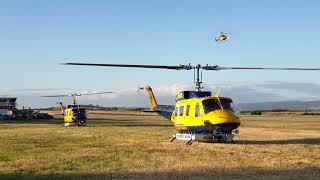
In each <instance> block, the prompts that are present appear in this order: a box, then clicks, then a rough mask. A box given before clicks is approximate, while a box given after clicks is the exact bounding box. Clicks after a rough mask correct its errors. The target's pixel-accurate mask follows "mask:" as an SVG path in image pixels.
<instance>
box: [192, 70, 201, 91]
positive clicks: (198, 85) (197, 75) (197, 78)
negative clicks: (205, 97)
mask: <svg viewBox="0 0 320 180" xmlns="http://www.w3.org/2000/svg"><path fill="white" fill-rule="evenodd" d="M201 68H202V67H201V65H200V64H198V65H196V66H194V71H195V74H194V75H195V77H194V78H195V82H194V83H195V84H196V87H195V89H196V91H201V90H202V89H203V87H202V86H201V84H202V74H201V78H200V69H201ZM201 73H202V72H201Z"/></svg>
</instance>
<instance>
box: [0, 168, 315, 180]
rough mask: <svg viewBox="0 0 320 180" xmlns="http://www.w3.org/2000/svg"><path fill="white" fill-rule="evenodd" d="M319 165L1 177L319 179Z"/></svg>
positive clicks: (10, 177)
mask: <svg viewBox="0 0 320 180" xmlns="http://www.w3.org/2000/svg"><path fill="white" fill-rule="evenodd" d="M40 173H41V172H40ZM319 176H320V168H319V167H306V168H296V169H274V170H262V169H252V168H250V169H248V168H247V169H244V168H243V169H241V170H238V171H235V170H230V169H226V170H219V169H208V168H206V169H198V170H191V171H174V170H173V171H158V172H147V173H145V172H141V173H135V172H134V173H132V172H122V173H120V172H114V173H96V174H94V173H93V174H90V173H82V172H74V173H66V174H59V172H57V174H51V175H38V174H37V173H23V174H19V173H13V174H5V175H3V174H2V175H1V174H0V178H1V179H76V180H78V179H318V178H319Z"/></svg>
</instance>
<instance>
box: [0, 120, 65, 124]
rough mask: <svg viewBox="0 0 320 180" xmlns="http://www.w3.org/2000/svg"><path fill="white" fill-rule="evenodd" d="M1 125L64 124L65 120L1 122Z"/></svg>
mask: <svg viewBox="0 0 320 180" xmlns="http://www.w3.org/2000/svg"><path fill="white" fill-rule="evenodd" d="M0 124H63V119H19V120H18V119H17V120H0Z"/></svg>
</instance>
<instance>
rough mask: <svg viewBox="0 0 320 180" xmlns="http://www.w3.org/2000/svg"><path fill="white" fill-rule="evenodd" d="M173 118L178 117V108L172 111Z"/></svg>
mask: <svg viewBox="0 0 320 180" xmlns="http://www.w3.org/2000/svg"><path fill="white" fill-rule="evenodd" d="M174 116H178V107H176V109H175V110H174Z"/></svg>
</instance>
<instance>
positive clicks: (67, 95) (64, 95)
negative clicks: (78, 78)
mask: <svg viewBox="0 0 320 180" xmlns="http://www.w3.org/2000/svg"><path fill="white" fill-rule="evenodd" d="M41 97H69V95H53V96H41Z"/></svg>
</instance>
